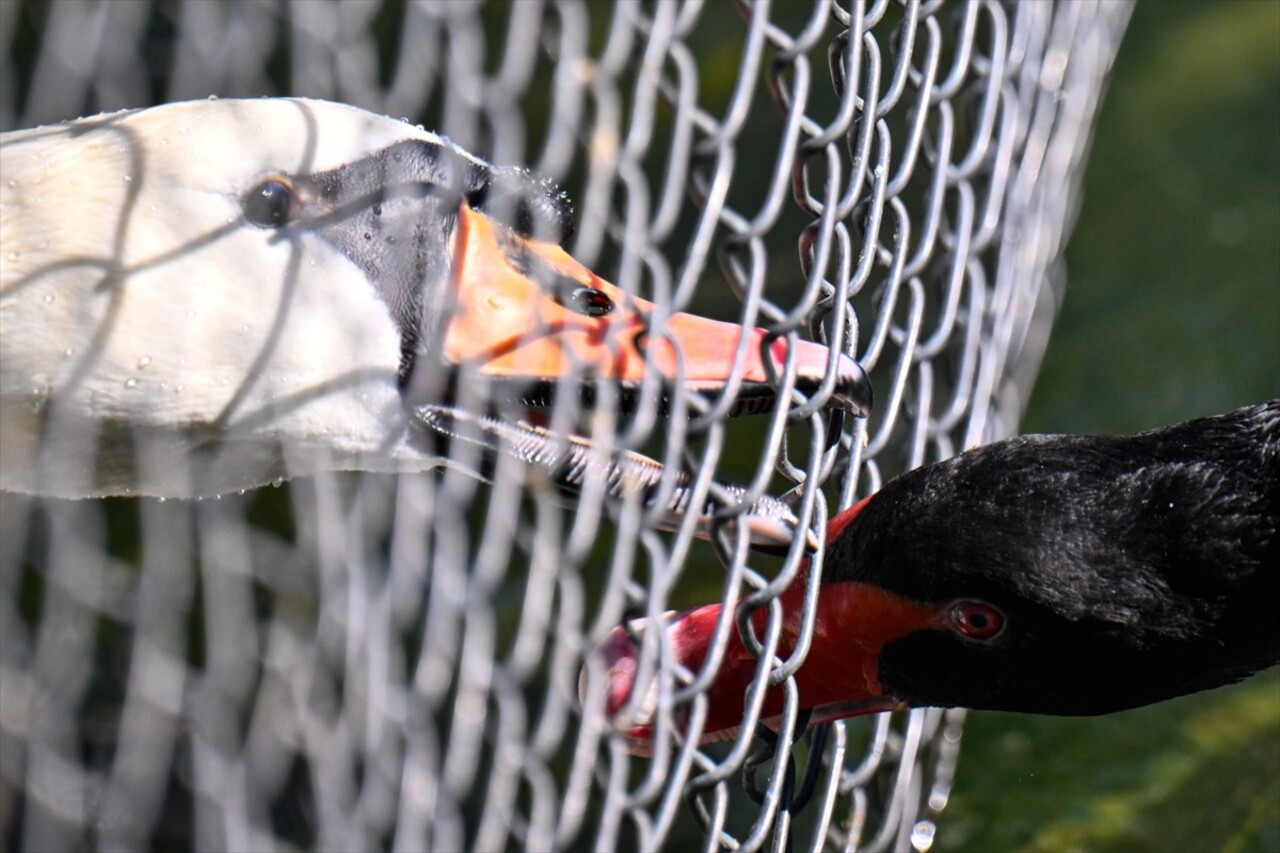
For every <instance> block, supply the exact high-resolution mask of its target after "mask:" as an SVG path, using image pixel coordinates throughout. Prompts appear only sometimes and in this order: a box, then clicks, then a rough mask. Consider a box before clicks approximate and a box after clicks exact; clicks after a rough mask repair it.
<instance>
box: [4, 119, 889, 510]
mask: <svg viewBox="0 0 1280 853" xmlns="http://www.w3.org/2000/svg"><path fill="white" fill-rule="evenodd" d="M0 175H2V176H3V177H2V179H0V489H5V490H13V491H23V492H33V493H40V494H47V495H53V496H60V497H91V496H100V495H109V494H144V495H157V496H174V497H190V496H198V495H203V494H213V493H218V492H223V491H227V490H231V489H242V488H249V487H252V486H256V485H260V484H263V483H266V482H270V481H272V480H275V479H278V478H283V477H288V476H295V475H300V474H307V473H313V472H315V471H317V470H322V469H333V470H345V469H359V470H371V471H373V470H387V471H407V470H421V469H425V468H430V467H434V466H436V465H439V464H440V463H441V460H440V459H439V458H438V457H437V456H435V455H434V454H433V453H432V452H431V450H430V447H429V446H428V444H424V443H423V442H422V441H421V440H420V438H421V437H420V436H416V435H415V431H414V429H413V425H412V422H411V418H409V417H408V416H407V411H408V407H407V406H406V400H407V399H408V400H409V401H410V402H416V401H419V400H422V399H428V398H435V399H439V398H443V397H447V398H449V399H453V398H454V397H460V398H465V397H468V396H469V395H470V396H471V397H475V396H476V395H475V394H472V393H471V392H472V391H474V390H475V386H474V383H472V381H471V379H472V378H476V379H478V380H481V384H482V385H484V387H483V389H482V390H483V393H484V394H488V395H493V394H495V393H496V394H499V395H505V396H506V397H508V398H510V399H513V400H516V401H521V400H526V399H527V398H540V397H542V396H545V392H546V389H547V388H548V387H549V386H548V384H547V383H553V382H554V381H555V380H556V379H557V378H560V377H564V376H566V375H570V374H573V375H583V376H586V377H589V378H596V379H609V380H617V381H620V382H621V383H623V384H624V386H626V387H629V388H632V387H635V386H637V385H638V383H639V382H640V380H641V378H642V377H643V376H644V375H645V370H646V369H647V370H649V371H650V373H651V374H652V373H653V372H655V371H656V372H657V373H659V374H661V375H663V376H665V377H668V378H673V377H675V376H676V375H677V365H676V362H677V356H676V351H677V347H678V348H679V350H681V351H682V357H681V358H680V364H681V366H682V368H683V374H682V375H683V376H684V378H685V380H686V381H687V382H689V383H690V384H692V385H694V386H695V387H704V388H705V387H717V386H720V385H723V384H724V382H725V381H726V379H728V378H729V376H730V373H731V367H732V365H733V362H734V354H735V352H737V351H738V350H741V351H742V355H741V356H740V357H739V359H738V362H739V363H738V366H737V369H736V372H734V376H735V381H739V382H741V383H742V387H743V388H744V389H747V390H746V391H744V392H742V393H743V395H744V397H749V396H750V395H751V393H752V392H753V389H759V390H760V393H767V389H768V387H769V386H768V379H769V375H770V374H771V372H772V371H773V370H775V369H777V368H778V366H779V365H781V363H782V361H783V360H784V359H785V357H786V355H787V349H788V348H787V344H786V342H785V341H776V342H774V343H773V345H772V346H763V347H762V346H761V345H760V341H761V340H762V338H760V337H756V338H752V337H751V336H752V335H757V336H760V335H762V333H759V332H750V331H749V332H748V333H746V335H747V337H748V338H749V339H748V340H747V341H746V342H745V343H744V344H743V345H742V346H739V342H740V340H741V339H742V338H743V333H742V332H741V331H740V329H739V327H738V326H737V325H735V324H721V323H714V322H712V321H708V320H702V319H701V318H696V317H690V316H688V315H675V316H673V317H670V318H668V319H667V322H666V323H665V324H664V327H663V328H662V329H655V328H653V327H652V324H651V323H650V322H649V319H648V318H649V315H650V313H651V312H652V310H653V306H651V305H649V304H648V303H645V302H643V301H642V300H638V299H635V298H633V297H630V296H628V295H626V294H623V293H622V292H621V291H619V290H618V289H617V288H615V287H613V286H612V285H609V284H608V283H607V282H603V281H601V280H600V279H598V278H597V277H595V276H594V275H593V274H592V273H591V272H590V271H589V270H586V269H585V268H584V267H582V266H581V265H580V264H578V263H577V262H576V261H574V260H573V259H572V258H571V257H569V256H568V255H567V254H565V253H564V252H563V250H561V249H560V248H559V246H558V245H556V243H555V239H557V238H559V237H560V236H561V235H562V233H563V231H564V229H565V228H566V227H567V223H568V215H569V211H568V206H567V202H565V200H564V197H563V196H562V195H561V194H559V192H558V191H556V190H555V189H554V187H552V186H551V185H549V184H547V183H546V182H543V181H539V180H537V179H536V178H533V177H532V176H530V175H528V174H527V173H525V172H522V171H520V170H515V169H495V168H493V167H490V166H488V165H487V164H485V163H483V162H482V161H480V160H478V159H476V158H474V157H471V156H470V155H468V154H466V153H465V152H462V151H460V150H459V149H457V148H455V147H453V146H451V145H450V144H449V143H447V142H445V141H444V140H442V139H440V138H439V137H437V136H435V135H433V134H431V133H428V132H426V131H423V130H421V129H418V128H415V127H413V126H412V125H409V124H406V123H404V122H402V121H396V120H393V119H388V118H385V117H381V116H376V115H373V114H370V113H367V112H364V111H361V110H358V109H355V108H352V107H347V106H342V105H338V104H332V103H326V102H320V101H310V100H298V99H259V100H243V101H237V100H210V101H199V102H191V103H182V104H172V105H167V106H163V107H156V108H152V109H146V110H137V111H131V112H122V113H115V114H109V115H103V116H97V117H93V118H88V119H81V120H79V121H75V122H71V123H68V124H64V125H59V126H55V127H49V128H38V129H34V130H28V131H20V132H16V133H12V134H6V135H4V136H3V137H0ZM477 210H482V211H484V212H485V213H484V214H482V213H479V212H477ZM485 214H492V215H493V216H497V217H498V219H496V220H495V219H494V218H492V216H491V215H485ZM501 222H505V223H507V224H506V225H503V224H500V223H501ZM543 238H551V239H543ZM795 347H796V352H795V358H796V363H797V375H798V377H799V380H800V381H801V382H802V383H804V382H807V383H809V384H811V385H816V384H817V383H818V382H819V381H820V380H821V378H822V377H823V376H824V375H826V376H828V382H832V381H833V380H832V378H831V377H834V387H835V393H836V396H837V397H838V398H840V399H841V400H843V401H844V402H846V403H847V404H849V405H851V406H852V407H854V408H859V407H861V406H862V405H863V402H864V401H865V398H866V396H867V394H868V393H869V389H868V388H867V386H866V378H865V376H864V375H863V374H862V372H861V370H860V369H859V368H858V367H857V365H856V364H855V363H854V362H852V360H850V359H848V358H847V357H844V356H832V355H831V354H830V353H828V352H827V351H826V349H825V348H822V347H819V346H816V345H812V344H802V343H798V344H795ZM766 358H773V359H774V361H775V364H772V365H765V364H764V359H766ZM646 364H647V367H646ZM464 368H467V371H464V372H460V371H463V369H464ZM539 383H541V384H539Z"/></svg>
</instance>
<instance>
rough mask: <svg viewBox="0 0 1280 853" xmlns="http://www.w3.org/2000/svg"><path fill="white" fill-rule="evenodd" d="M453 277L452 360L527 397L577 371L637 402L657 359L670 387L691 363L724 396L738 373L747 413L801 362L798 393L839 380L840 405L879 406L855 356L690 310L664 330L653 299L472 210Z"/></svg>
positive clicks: (740, 401) (465, 213) (858, 409)
mask: <svg viewBox="0 0 1280 853" xmlns="http://www.w3.org/2000/svg"><path fill="white" fill-rule="evenodd" d="M453 270H454V272H453V284H454V291H453V294H452V299H453V302H454V304H453V306H452V313H451V314H450V317H449V320H448V323H447V328H446V330H445V334H444V347H443V355H444V358H445V360H446V361H447V362H448V363H450V364H453V365H462V364H473V365H475V366H476V368H477V369H478V370H479V371H480V372H481V373H483V374H485V375H486V376H488V377H490V378H492V379H494V380H496V381H498V382H508V381H510V382H514V383H522V384H524V385H525V386H528V387H526V389H525V390H524V391H523V392H522V397H524V398H529V399H539V400H541V399H546V398H547V397H548V396H549V394H547V393H546V392H548V391H549V390H550V385H551V384H552V383H554V381H555V380H556V379H559V378H563V377H568V376H582V377H584V378H585V379H588V380H590V379H599V380H612V381H615V382H618V383H619V384H620V385H621V387H622V391H623V394H624V397H625V396H626V395H628V394H631V395H634V393H635V392H636V390H637V389H638V388H639V386H640V383H641V381H642V380H643V379H644V377H645V372H646V364H650V365H651V368H650V369H652V370H653V371H655V372H656V373H657V374H658V375H660V376H661V377H662V378H663V379H665V380H667V381H668V382H674V381H675V380H676V378H677V376H678V375H680V369H681V368H682V369H683V380H684V385H685V386H686V387H689V388H692V389H695V390H699V391H717V390H719V389H721V388H723V387H725V386H726V385H727V384H728V382H729V380H730V378H731V376H738V377H740V383H741V384H740V386H739V388H738V391H737V395H736V398H737V404H736V406H735V408H734V410H733V412H734V413H735V414H739V413H749V412H754V411H759V410H761V409H764V408H768V407H769V406H770V405H771V404H772V401H773V398H774V389H773V385H772V384H771V383H770V377H771V376H781V375H782V373H783V371H784V367H785V364H786V361H787V358H788V356H792V357H794V359H795V370H796V386H797V387H798V388H799V389H800V390H802V391H804V392H807V393H812V392H814V391H816V390H817V389H819V388H820V387H821V385H822V383H823V379H824V377H827V376H830V380H829V387H830V388H831V397H830V399H831V402H832V404H833V405H835V406H838V407H840V408H842V409H846V410H850V411H853V412H855V413H857V414H858V415H863V416H865V415H866V414H867V413H868V412H869V411H870V408H871V402H872V400H871V384H870V381H869V380H868V379H867V376H866V374H865V373H864V372H863V370H862V368H861V367H860V366H859V365H858V363H857V362H855V361H854V360H853V359H851V358H849V357H848V356H846V355H844V354H842V353H834V352H832V351H831V350H829V349H828V348H827V347H825V346H822V345H820V344H815V343H809V342H807V341H797V342H796V343H794V344H790V343H788V341H787V340H786V339H781V338H780V339H775V340H773V341H771V342H769V343H768V344H766V343H765V340H766V333H765V332H764V330H762V329H748V330H745V331H744V330H743V328H742V327H741V326H740V325H738V324H736V323H723V322H718V321H715V320H708V319H705V318H702V317H697V316H694V315H692V314H673V315H671V316H669V317H668V318H667V320H666V322H665V323H664V324H663V325H662V326H661V327H657V326H655V325H654V324H653V323H652V321H651V318H652V316H653V315H654V313H655V310H654V305H653V304H652V303H650V302H647V301H645V300H643V299H640V298H638V297H635V296H632V295H630V294H628V293H625V292H624V291H622V290H621V289H619V288H618V287H615V286H614V285H612V284H610V283H609V282H607V281H604V280H602V279H601V278H599V277H598V276H596V275H595V274H594V273H592V272H591V271H590V270H589V269H587V268H586V267H584V266H583V265H582V264H580V263H578V262H577V261H576V260H574V259H573V258H572V257H571V256H570V255H569V254H568V253H567V252H565V251H564V249H562V248H561V247H560V246H558V245H556V244H554V243H547V242H539V241H533V240H527V239H524V238H520V237H518V236H516V235H514V234H512V233H510V232H508V231H507V230H506V229H503V228H501V226H497V225H495V224H494V223H493V222H492V221H490V220H489V219H488V218H487V217H485V216H484V215H482V214H479V213H477V212H475V211H473V210H472V209H471V208H470V207H469V206H467V205H466V204H463V205H462V206H461V208H460V210H459V215H458V229H457V237H456V243H455V247H454V264H453ZM744 336H745V337H746V342H745V345H744V346H743V347H742V348H743V352H742V355H741V364H740V368H739V370H737V371H736V372H735V371H734V369H733V368H734V362H735V358H736V357H737V353H738V349H739V346H740V344H741V343H742V339H743V337H744ZM792 347H794V353H792V352H791V349H792ZM766 360H767V361H768V362H769V363H768V364H766ZM539 386H540V387H539Z"/></svg>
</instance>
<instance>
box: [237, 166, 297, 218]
mask: <svg viewBox="0 0 1280 853" xmlns="http://www.w3.org/2000/svg"><path fill="white" fill-rule="evenodd" d="M243 206H244V218H245V219H247V220H249V222H251V223H253V224H254V225H257V226H259V227H261V228H279V227H280V226H281V225H285V224H287V223H288V222H289V220H291V219H293V217H294V216H295V215H296V214H297V212H298V197H297V195H295V194H294V192H293V187H291V186H289V184H288V182H286V181H284V180H282V179H280V178H272V179H270V180H268V181H263V182H262V183H261V184H258V186H256V187H254V188H253V189H251V190H249V192H248V193H247V194H246V195H245V197H244V202H243Z"/></svg>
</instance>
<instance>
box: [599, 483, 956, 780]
mask: <svg viewBox="0 0 1280 853" xmlns="http://www.w3.org/2000/svg"><path fill="white" fill-rule="evenodd" d="M861 506H862V504H859V505H857V506H855V507H854V508H852V509H850V510H847V511H846V512H845V513H843V514H842V515H839V516H837V517H836V518H835V519H833V520H832V521H831V523H830V525H829V526H828V531H829V533H831V534H832V535H834V534H835V533H838V532H839V531H841V530H843V528H844V526H845V525H846V524H847V523H848V521H849V518H850V517H852V515H853V514H854V513H855V512H856V511H857V510H858V509H861ZM830 541H831V538H828V542H830ZM806 574H807V571H805V572H802V573H801V575H800V576H799V577H798V578H797V579H796V581H795V582H794V583H793V584H792V585H791V586H790V587H789V588H788V589H787V590H786V591H784V592H783V593H782V595H781V596H780V597H779V600H780V602H781V603H782V610H783V617H782V618H783V629H782V636H781V639H780V641H779V644H778V646H779V647H778V650H777V653H776V654H777V656H778V657H780V658H782V659H785V658H787V657H788V656H789V655H790V654H791V652H792V651H793V650H794V649H795V646H796V639H797V631H798V630H799V626H800V619H801V613H802V609H803V603H804V587H805V582H806V581H805V575H806ZM721 609H722V605H719V604H713V605H708V606H706V607H700V608H698V609H696V610H690V611H687V612H684V613H671V614H668V615H667V617H666V619H665V620H664V622H663V624H662V625H660V626H650V625H647V624H645V622H646V620H636V621H635V622H632V623H630V625H628V626H620V627H617V628H614V629H613V630H612V631H611V632H610V633H609V635H608V636H607V637H606V638H605V640H604V641H603V642H602V643H601V644H600V645H599V646H598V647H597V648H596V651H595V655H596V661H595V662H593V665H592V666H589V667H588V668H587V669H585V670H584V672H583V678H582V679H581V681H580V684H579V688H580V693H581V695H582V697H583V699H584V702H585V701H587V698H588V697H590V696H591V695H593V694H594V693H595V692H596V689H598V690H599V692H600V693H602V694H603V696H604V709H605V713H606V715H607V716H608V717H609V719H610V720H611V721H612V722H613V725H614V726H615V728H617V729H618V730H619V731H622V732H624V733H625V734H626V735H627V739H628V742H629V746H630V749H631V751H632V752H634V753H636V754H640V755H644V754H648V752H649V744H650V742H651V741H652V738H653V733H654V728H655V725H656V723H657V713H658V708H659V705H660V703H659V701H658V695H659V682H658V676H657V675H656V674H651V675H650V677H648V678H647V679H646V681H645V682H644V683H640V682H638V681H637V678H638V674H639V673H640V671H641V669H642V667H641V661H640V658H641V649H640V645H639V644H640V642H642V641H643V637H644V634H645V632H648V631H653V630H661V631H663V632H665V634H666V637H665V639H666V640H667V643H668V644H669V647H670V649H671V656H672V658H673V659H674V662H675V663H678V664H679V665H680V666H682V667H684V668H686V669H688V670H689V671H690V672H691V673H693V674H694V676H695V677H696V676H697V675H698V674H699V672H700V671H701V670H702V669H703V668H704V667H706V666H708V665H712V666H716V670H715V675H714V677H713V679H712V681H711V683H710V685H709V686H708V688H707V690H706V693H705V696H706V701H707V714H706V719H705V723H704V725H703V727H702V730H701V731H700V732H690V731H684V732H683V734H684V735H685V736H686V737H694V738H696V739H697V740H698V741H699V742H700V743H704V744H705V743H714V742H716V741H721V740H727V739H729V738H732V737H734V736H735V735H736V734H737V732H738V730H739V728H740V726H741V725H742V722H743V718H744V716H745V713H746V707H745V704H744V700H745V699H746V696H747V690H748V688H749V687H750V686H751V684H752V683H753V681H754V680H755V679H756V678H758V677H761V676H760V674H759V662H758V660H757V659H756V657H755V656H754V655H752V654H751V653H750V652H749V651H748V650H747V649H746V647H745V646H744V645H743V643H742V640H741V638H740V637H739V635H738V631H737V627H736V625H735V624H734V623H733V622H732V621H731V622H730V625H729V637H728V643H727V645H726V647H725V652H724V654H723V655H722V656H721V657H720V660H719V661H718V662H717V661H710V660H709V659H708V657H709V651H710V649H711V648H712V646H713V640H714V635H715V628H716V624H717V622H718V620H719V617H720V612H721ZM942 619H943V617H942V614H941V613H940V612H939V611H938V609H937V608H936V607H933V606H929V605H924V604H919V603H916V602H912V601H908V600H906V599H903V598H900V597H899V596H896V595H893V594H892V593H888V592H886V591H884V590H882V589H880V588H879V587H875V586H871V585H869V584H865V583H859V582H854V581H843V582H836V583H828V584H824V585H823V587H822V589H821V591H820V592H819V595H818V607H817V613H816V616H815V620H814V627H813V637H812V641H811V645H810V647H809V652H808V654H807V655H806V657H805V660H804V664H803V665H802V666H801V667H800V669H799V670H798V671H797V672H796V674H795V679H796V686H797V688H798V692H799V696H800V709H801V710H808V711H810V723H811V724H815V725H816V724H819V723H825V722H831V721H833V720H838V719H843V718H846V717H853V716H859V715H863V714H874V713H878V712H880V711H895V710H902V709H903V708H905V707H906V704H905V703H904V702H903V701H902V700H900V699H898V698H896V697H894V696H893V695H891V694H890V693H889V692H887V691H886V690H885V689H884V687H883V686H882V685H881V683H880V680H879V673H878V665H879V655H880V651H881V649H883V648H884V646H885V645H887V644H888V643H890V642H892V641H893V640H895V639H897V638H899V637H902V636H905V635H907V634H910V633H914V632H916V631H920V630H929V629H937V628H941V627H942V625H943V621H942ZM766 620H767V611H766V610H765V609H760V610H757V611H756V612H755V613H754V614H753V615H752V622H753V624H754V626H755V630H756V636H757V637H764V636H765V629H766V627H767V624H766ZM717 663H718V666H717ZM596 664H598V665H596ZM649 669H650V672H651V673H652V668H649ZM595 673H603V685H600V686H596V685H593V684H592V683H591V681H590V679H591V677H592V676H593V675H594V674H595ZM676 686H678V685H676ZM593 688H595V689H593ZM783 697H784V693H783V690H782V689H781V688H774V689H772V690H770V691H769V692H768V693H767V694H766V695H765V699H764V704H763V706H762V708H761V710H760V715H759V719H760V721H761V722H764V723H765V724H766V725H768V724H770V723H771V722H773V721H776V719H777V718H778V717H779V716H780V715H781V714H782V710H783ZM676 725H677V727H679V726H680V725H682V722H681V721H680V720H679V719H677V720H676Z"/></svg>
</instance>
